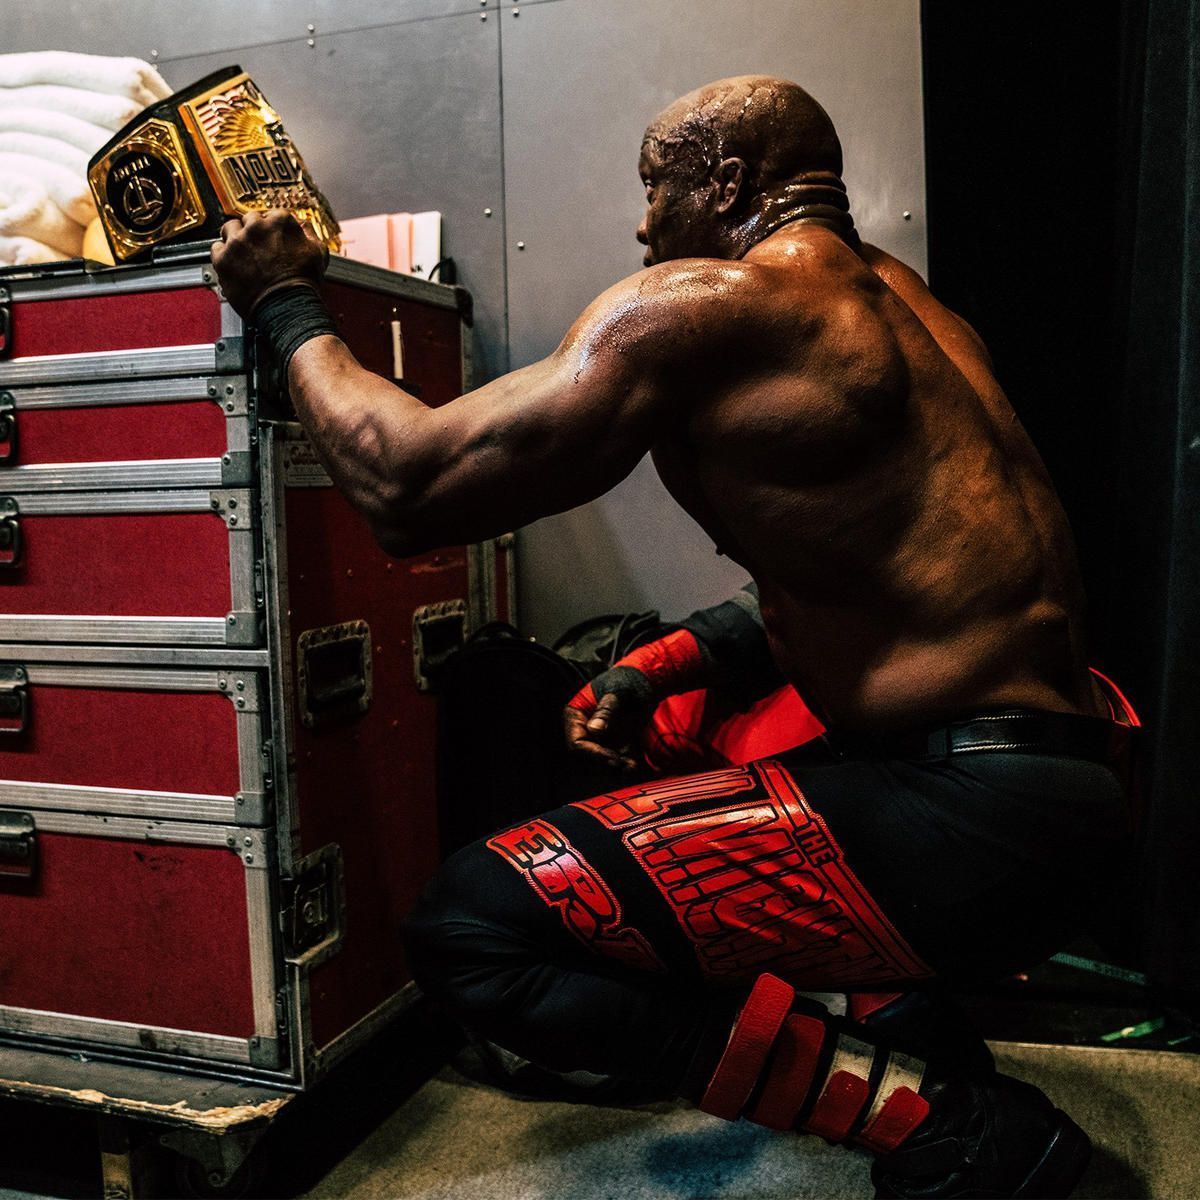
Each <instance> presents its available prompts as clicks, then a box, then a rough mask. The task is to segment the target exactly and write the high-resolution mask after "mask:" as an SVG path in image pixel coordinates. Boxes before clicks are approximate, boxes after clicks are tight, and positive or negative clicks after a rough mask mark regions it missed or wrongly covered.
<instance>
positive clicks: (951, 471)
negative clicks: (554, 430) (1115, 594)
mask: <svg viewBox="0 0 1200 1200" xmlns="http://www.w3.org/2000/svg"><path fill="white" fill-rule="evenodd" d="M728 278H729V279H730V280H732V285H731V286H730V290H729V294H728V300H727V306H728V319H729V322H730V326H731V328H732V329H734V330H735V331H736V332H735V333H734V335H733V341H732V342H731V343H728V344H727V345H725V346H724V347H722V348H721V349H720V351H719V352H718V354H719V356H720V358H721V361H720V362H714V363H713V364H709V366H710V367H711V370H707V371H705V372H702V373H701V374H700V376H699V377H700V378H701V379H703V380H705V382H704V383H702V385H701V388H700V391H699V394H697V392H696V390H695V381H696V378H697V375H696V373H695V372H693V371H691V370H688V371H686V373H681V376H680V378H681V379H686V380H687V383H686V385H684V386H686V387H687V388H688V389H689V393H690V394H689V396H688V397H687V398H684V403H685V404H686V410H687V413H688V417H687V419H686V420H685V422H684V424H683V426H682V428H681V430H680V433H679V434H678V435H675V436H671V437H669V438H667V439H664V440H663V441H661V442H660V443H659V444H658V445H657V446H656V448H655V452H654V453H655V461H656V463H657V465H658V467H659V470H660V472H661V474H662V476H663V479H664V481H665V482H666V484H667V486H668V488H670V489H671V491H672V492H673V494H674V495H675V496H676V498H677V499H678V500H679V501H680V503H681V504H683V506H684V507H685V508H687V509H688V511H689V512H691V514H692V515H693V516H694V517H695V518H696V519H697V520H698V521H699V522H700V523H701V524H702V525H703V526H704V527H705V528H706V529H707V530H708V532H709V533H710V534H711V535H712V536H713V537H714V539H715V540H716V541H717V544H718V547H719V548H720V549H721V550H722V551H723V552H725V553H727V554H729V555H731V556H732V557H734V558H735V559H737V560H738V561H740V562H742V563H743V565H745V566H746V567H747V569H748V570H750V571H751V573H752V574H753V575H754V576H755V578H756V579H757V581H758V583H759V586H760V589H761V596H762V604H763V613H764V617H765V619H766V621H767V625H768V630H769V632H770V634H771V637H772V644H773V648H774V651H775V654H776V657H777V659H778V661H779V663H780V665H781V667H783V669H784V670H785V671H786V672H787V674H788V675H789V677H790V678H791V679H792V681H793V682H794V683H795V684H796V686H797V688H798V689H799V690H800V691H801V693H802V694H803V695H804V696H805V698H806V699H807V700H809V701H810V702H811V703H813V704H814V706H815V707H817V708H818V710H819V711H820V712H821V713H822V716H823V717H824V718H825V719H826V721H827V722H829V723H830V724H834V725H836V726H838V727H840V728H851V729H853V728H869V729H875V730H880V729H886V728H902V727H905V726H913V725H917V724H921V723H925V722H929V721H935V720H937V719H939V718H944V717H948V716H952V715H954V714H955V713H958V712H963V711H966V710H971V709H978V708H980V707H984V706H991V705H1025V706H1028V707H1032V708H1041V709H1048V710H1058V711H1080V712H1085V713H1090V714H1095V713H1097V712H1098V711H1099V708H1098V707H1097V701H1096V699H1095V697H1094V694H1093V689H1092V685H1091V684H1090V681H1089V677H1088V674H1087V669H1086V659H1085V657H1084V651H1083V630H1082V607H1083V597H1082V590H1081V587H1080V584H1079V579H1078V571H1077V567H1076V563H1075V555H1074V548H1073V545H1072V539H1071V534H1070V530H1069V528H1068V526H1067V521H1066V518H1065V516H1064V514H1063V512H1062V509H1061V507H1060V505H1059V503H1058V500H1057V498H1056V496H1055V494H1054V490H1053V487H1052V485H1051V483H1050V481H1049V479H1048V477H1047V475H1046V472H1045V469H1044V467H1043V466H1042V463H1041V460H1040V459H1039V457H1038V455H1037V452H1036V451H1035V450H1034V448H1033V446H1032V445H1031V443H1030V442H1029V440H1028V438H1027V436H1026V435H1025V432H1024V430H1023V429H1022V428H1021V427H1020V425H1019V424H1018V422H1017V420H1016V417H1015V415H1014V413H1013V411H1012V409H1011V407H1010V406H1009V404H1008V402H1007V400H1006V399H1005V398H1004V395H1003V393H1002V392H1001V391H1000V388H999V386H998V385H997V384H996V382H995V380H994V379H993V377H992V375H991V371H990V368H989V364H988V361H987V355H986V351H985V350H984V349H983V347H982V345H981V344H980V343H979V341H978V339H977V338H976V337H975V335H974V334H973V333H972V332H971V331H970V329H969V328H968V327H967V326H966V325H965V324H964V323H963V322H961V321H960V320H959V319H958V318H957V317H955V316H954V315H953V314H952V313H950V312H949V311H948V310H946V309H945V308H943V307H942V306H941V305H940V304H938V303H937V301H935V300H934V299H933V297H932V296H931V295H930V294H929V292H928V290H927V289H926V288H925V286H924V284H923V283H922V282H921V280H920V279H919V277H918V276H917V275H916V274H915V273H914V272H912V271H910V270H909V269H908V268H907V267H904V266H903V265H902V264H900V263H899V262H897V261H896V260H895V259H892V258H891V257H890V256H888V255H886V254H884V253H883V252H882V251H879V250H875V249H873V248H869V247H865V248H863V250H862V252H861V253H856V252H855V251H853V250H852V249H850V247H849V246H847V245H846V243H845V242H844V241H842V239H840V238H839V237H837V235H836V234H834V233H832V232H830V231H828V230H824V229H820V228H814V227H812V226H808V227H805V226H796V225H793V226H790V227H785V228H784V229H782V230H780V231H779V232H778V233H776V234H774V235H773V236H771V237H769V238H767V239H765V240H764V241H763V242H761V243H760V244H759V245H758V246H756V247H755V248H754V249H753V250H752V251H751V252H750V253H749V254H748V255H747V256H746V257H745V259H744V260H743V261H742V263H741V264H740V265H739V267H738V268H735V269H734V270H733V272H731V273H730V274H729V276H728Z"/></svg>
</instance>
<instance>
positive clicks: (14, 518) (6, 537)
mask: <svg viewBox="0 0 1200 1200" xmlns="http://www.w3.org/2000/svg"><path fill="white" fill-rule="evenodd" d="M24 552H25V544H24V540H23V539H22V537H21V510H20V507H19V506H18V504H17V500H16V497H15V496H0V571H12V570H14V569H15V568H17V567H19V566H20V565H21V560H22V558H23V556H24Z"/></svg>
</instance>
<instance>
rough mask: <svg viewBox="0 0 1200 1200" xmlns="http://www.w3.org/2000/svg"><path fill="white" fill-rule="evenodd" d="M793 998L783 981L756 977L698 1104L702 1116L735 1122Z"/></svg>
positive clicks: (791, 990) (756, 1080) (792, 992)
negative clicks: (704, 1114) (703, 1113)
mask: <svg viewBox="0 0 1200 1200" xmlns="http://www.w3.org/2000/svg"><path fill="white" fill-rule="evenodd" d="M795 998H796V992H795V989H794V988H792V987H791V986H789V985H788V984H786V983H784V982H783V980H782V979H778V978H776V977H775V976H774V975H760V976H759V977H758V980H757V981H756V982H755V984H754V987H753V988H752V989H751V991H750V995H749V996H748V997H747V998H746V1003H745V1004H744V1005H743V1006H742V1011H741V1012H740V1013H739V1014H738V1018H737V1020H736V1021H735V1022H734V1023H733V1029H732V1030H731V1031H730V1034H729V1042H728V1044H727V1045H726V1047H725V1052H724V1053H723V1054H722V1055H721V1061H720V1062H719V1063H717V1069H716V1070H715V1071H714V1072H713V1077H712V1079H711V1080H710V1081H709V1084H708V1088H707V1090H706V1091H705V1093H704V1098H703V1099H702V1100H701V1101H700V1108H701V1110H702V1111H703V1112H706V1113H711V1114H712V1115H713V1116H714V1117H721V1118H723V1119H724V1120H726V1121H736V1120H737V1119H738V1117H739V1116H740V1114H741V1111H742V1109H743V1108H745V1106H746V1101H747V1100H749V1098H750V1093H751V1092H752V1091H753V1090H754V1085H755V1084H756V1083H757V1082H758V1077H759V1074H760V1073H761V1072H762V1069H763V1064H764V1063H765V1062H766V1061H767V1055H768V1054H770V1052H771V1045H772V1043H773V1042H774V1041H775V1038H776V1037H777V1036H778V1034H779V1030H780V1027H781V1026H782V1025H783V1021H784V1018H785V1017H786V1016H787V1015H788V1010H789V1009H790V1008H791V1007H792V1001H793V1000H794V999H795Z"/></svg>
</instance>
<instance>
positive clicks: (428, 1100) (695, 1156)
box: [304, 1044, 1200, 1200]
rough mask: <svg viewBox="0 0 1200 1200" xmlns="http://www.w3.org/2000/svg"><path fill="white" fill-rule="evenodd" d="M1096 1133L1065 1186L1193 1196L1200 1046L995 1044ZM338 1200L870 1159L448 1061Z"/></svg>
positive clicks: (695, 1180) (683, 1198)
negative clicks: (490, 1082) (492, 1082)
mask: <svg viewBox="0 0 1200 1200" xmlns="http://www.w3.org/2000/svg"><path fill="white" fill-rule="evenodd" d="M996 1049H997V1052H998V1054H997V1057H998V1060H999V1063H1000V1065H1001V1069H1002V1070H1004V1071H1005V1072H1006V1073H1008V1074H1013V1075H1017V1076H1019V1077H1021V1078H1024V1079H1028V1080H1029V1081H1030V1082H1032V1083H1036V1084H1037V1085H1038V1086H1039V1087H1041V1088H1042V1089H1043V1090H1044V1091H1045V1092H1046V1093H1047V1094H1048V1095H1050V1096H1051V1097H1052V1098H1053V1099H1054V1100H1055V1101H1056V1102H1057V1103H1058V1104H1059V1105H1060V1106H1061V1107H1063V1108H1065V1109H1066V1110H1067V1111H1068V1112H1070V1113H1071V1115H1072V1116H1073V1117H1074V1118H1075V1120H1076V1121H1077V1122H1078V1123H1079V1124H1080V1125H1081V1126H1082V1127H1083V1128H1084V1129H1085V1130H1087V1131H1088V1133H1089V1134H1090V1135H1091V1137H1092V1138H1093V1140H1094V1142H1095V1143H1096V1154H1095V1157H1094V1158H1093V1161H1092V1165H1091V1166H1090V1168H1089V1170H1088V1173H1087V1175H1086V1176H1085V1177H1084V1179H1083V1181H1082V1183H1081V1184H1080V1186H1079V1188H1078V1189H1077V1191H1076V1193H1075V1194H1076V1196H1077V1197H1080V1198H1081V1200H1084V1198H1093V1197H1096V1198H1098V1197H1122V1198H1125V1200H1133V1198H1135V1197H1153V1198H1154V1200H1193V1198H1194V1197H1197V1196H1200V1149H1198V1139H1197V1136H1196V1126H1197V1122H1198V1121H1200V1058H1197V1057H1195V1056H1192V1055H1186V1054H1171V1053H1160V1052H1154V1051H1129V1050H1127V1051H1116V1050H1092V1049H1074V1048H1071V1049H1064V1048H1059V1047H1045V1046H1017V1045H1011V1044H1005V1045H1000V1046H997V1047H996ZM304 1194H305V1195H307V1196H311V1197H314V1198H316V1197H322V1198H324V1197H345V1198H347V1200H382V1198H385V1197H386V1198H388V1200H400V1198H403V1200H491V1198H493V1197H495V1198H498V1200H561V1198H562V1197H563V1196H564V1195H566V1196H570V1197H571V1200H643V1198H645V1200H650V1198H651V1197H653V1198H654V1200H806V1198H808V1197H821V1198H823V1200H838V1198H842V1197H845V1198H846V1200H850V1198H857V1197H869V1196H871V1195H872V1189H871V1185H870V1179H869V1176H868V1160H867V1159H866V1158H865V1157H864V1156H862V1155H860V1154H857V1153H854V1152H850V1151H845V1150H842V1149H839V1148H834V1147H830V1146H826V1145H825V1144H824V1143H823V1142H821V1141H819V1140H817V1139H815V1138H802V1137H788V1136H782V1135H778V1134H773V1133H770V1132H768V1131H766V1130H763V1129H758V1128H756V1127H754V1126H752V1125H748V1124H746V1123H745V1122H742V1123H739V1124H737V1125H729V1124H725V1123H722V1122H719V1121H716V1120H714V1119H712V1118H710V1117H706V1116H704V1115H703V1114H701V1113H698V1112H696V1111H694V1110H691V1109H689V1108H686V1107H684V1106H682V1105H667V1104H656V1105H650V1106H647V1107H642V1108H628V1109H625V1108H598V1107H590V1106H581V1105H571V1104H560V1103H551V1102H547V1101H522V1100H516V1099H512V1098H510V1097H508V1096H505V1095H502V1094H500V1093H497V1092H495V1091H492V1090H490V1089H488V1088H485V1087H483V1086H482V1085H479V1084H475V1083H471V1082H469V1081H467V1080H465V1079H463V1078H462V1077H461V1076H459V1075H457V1074H456V1073H455V1072H454V1071H453V1070H452V1069H450V1068H446V1069H444V1070H442V1071H441V1072H439V1073H438V1074H437V1075H436V1076H435V1077H434V1078H433V1079H432V1080H430V1081H429V1082H428V1083H426V1084H425V1085H424V1086H423V1087H421V1088H420V1089H419V1090H417V1091H416V1092H415V1093H414V1094H413V1095H412V1096H411V1097H410V1098H409V1099H408V1100H407V1102H405V1103H404V1104H402V1105H401V1106H400V1107H399V1108H397V1109H396V1110H395V1111H394V1112H393V1113H392V1114H391V1115H390V1116H389V1117H387V1118H386V1119H385V1120H384V1121H383V1122H382V1123H381V1124H380V1125H379V1126H378V1127H377V1128H376V1129H374V1130H373V1132H371V1133H369V1134H368V1135H367V1136H366V1137H365V1138H364V1139H363V1140H362V1141H361V1143H360V1144H359V1145H358V1146H357V1147H356V1148H355V1149H354V1150H353V1152H352V1153H350V1154H348V1155H347V1156H346V1157H345V1158H344V1159H343V1160H342V1161H340V1162H339V1163H338V1164H337V1165H336V1166H334V1167H333V1168H332V1169H331V1170H330V1171H329V1172H328V1173H327V1174H325V1175H324V1177H323V1178H321V1179H320V1181H319V1182H318V1183H317V1184H316V1185H315V1186H313V1187H311V1188H310V1189H309V1190H307V1191H306V1192H305V1193H304Z"/></svg>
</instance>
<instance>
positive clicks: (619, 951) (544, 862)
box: [487, 820, 664, 971]
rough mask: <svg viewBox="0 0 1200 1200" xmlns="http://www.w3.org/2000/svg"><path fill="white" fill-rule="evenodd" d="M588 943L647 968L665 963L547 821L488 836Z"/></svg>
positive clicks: (654, 968)
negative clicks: (623, 921)
mask: <svg viewBox="0 0 1200 1200" xmlns="http://www.w3.org/2000/svg"><path fill="white" fill-rule="evenodd" d="M487 844H488V846H490V847H491V849H493V850H495V851H496V852H497V853H498V854H501V855H502V856H503V857H504V858H506V859H508V861H509V862H510V863H511V864H512V865H513V866H514V867H516V868H517V870H518V871H520V872H522V873H523V874H524V876H525V878H526V879H527V880H528V881H529V884H530V886H531V887H532V888H533V890H534V891H535V892H537V894H538V895H539V896H540V897H541V898H542V899H543V900H544V901H545V902H546V903H547V904H549V905H550V906H551V907H552V908H557V909H558V910H559V913H560V915H561V916H562V919H563V923H564V924H565V925H566V927H567V928H568V929H569V930H570V931H571V932H572V933H573V934H574V935H575V936H576V937H577V938H579V940H580V941H581V942H583V943H584V945H586V946H588V947H589V948H591V949H593V950H596V951H598V952H599V953H601V954H607V955H608V956H609V957H611V958H616V959H620V961H621V962H623V963H626V964H627V965H628V966H631V967H637V968H640V969H641V970H645V971H661V970H663V969H664V967H663V964H662V962H661V961H660V959H659V957H658V955H656V954H655V953H654V951H653V950H652V949H651V948H650V943H649V942H647V941H646V939H645V938H644V937H643V936H642V935H641V934H640V933H639V932H638V931H637V930H636V929H631V928H630V927H628V926H627V925H624V924H623V923H622V920H621V905H620V902H619V901H618V900H617V898H616V896H614V895H613V893H612V889H611V888H609V886H608V884H607V883H605V882H604V880H603V879H601V878H600V876H599V875H598V874H597V873H596V871H595V870H594V869H593V867H592V866H591V864H590V863H589V862H588V861H587V859H585V858H584V857H583V855H582V854H580V852H579V851H578V850H576V849H575V847H574V846H572V845H571V843H570V842H569V841H567V839H566V838H565V837H564V836H563V834H562V833H560V832H559V831H558V830H557V829H555V827H554V826H553V825H551V824H550V823H549V822H548V821H541V820H535V821H529V822H528V823H527V824H525V825H518V826H517V827H516V828H515V829H508V830H505V831H504V832H503V833H498V834H496V836H495V837H492V838H489V839H488V843H487Z"/></svg>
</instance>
